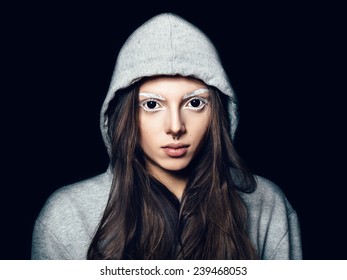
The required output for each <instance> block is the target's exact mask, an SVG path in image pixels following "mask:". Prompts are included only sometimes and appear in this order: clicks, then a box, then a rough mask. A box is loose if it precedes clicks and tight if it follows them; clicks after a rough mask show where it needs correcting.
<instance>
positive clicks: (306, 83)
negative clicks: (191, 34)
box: [0, 1, 347, 259]
mask: <svg viewBox="0 0 347 280" xmlns="http://www.w3.org/2000/svg"><path fill="white" fill-rule="evenodd" d="M46 2H47V3H44V2H43V3H38V2H35V3H31V2H26V3H20V2H15V3H13V4H12V5H11V6H7V7H4V8H3V9H2V13H3V16H2V19H1V20H2V21H3V22H2V48H3V51H2V56H3V58H2V68H3V70H4V71H3V75H2V80H3V81H2V92H1V97H2V98H1V99H2V100H3V101H2V106H1V107H2V114H3V117H2V123H3V125H2V128H3V130H2V149H3V153H2V154H3V157H2V159H3V160H2V161H3V166H4V168H3V169H2V170H3V172H2V173H3V174H2V175H3V177H4V178H5V179H4V180H3V182H4V183H3V184H2V186H1V192H2V194H1V201H2V203H1V206H2V208H3V209H2V210H1V220H2V223H1V225H2V226H1V243H2V248H1V250H0V254H1V259H29V258H30V242H31V234H32V228H33V223H34V220H35V218H36V217H37V215H38V213H39V211H40V209H41V207H42V206H43V204H44V202H45V200H46V199H47V197H48V196H49V195H50V194H51V193H52V192H53V191H54V190H56V189H57V188H59V187H61V186H63V185H66V184H69V183H73V182H76V181H78V180H81V179H84V178H87V177H90V176H93V175H96V174H98V173H101V172H104V171H105V170H106V168H107V164H108V158H107V154H106V151H105V148H104V145H103V142H102V138H101V134H100V131H99V112H100V108H101V104H102V102H103V99H104V97H105V95H106V92H107V89H108V83H109V81H110V78H111V74H112V70H113V67H114V63H115V59H116V56H117V54H118V51H119V48H120V47H121V45H122V44H123V42H124V41H125V39H126V38H127V37H128V36H129V35H130V33H131V32H132V31H133V30H134V29H135V28H137V27H138V26H139V25H141V24H142V23H143V22H144V21H146V20H147V19H149V18H151V17H152V16H154V15H156V14H157V13H160V12H166V11H171V12H175V13H177V14H179V15H181V16H183V17H184V18H186V19H187V20H189V21H191V22H192V23H193V24H195V25H197V26H198V27H199V28H200V29H202V31H204V32H205V33H206V34H207V35H208V36H209V37H210V38H211V39H212V41H213V42H214V43H215V45H216V47H217V49H218V50H219V53H220V56H221V59H222V61H223V64H224V67H225V69H226V71H227V73H228V74H229V76H230V80H231V83H232V85H233V87H234V90H235V92H236V94H237V96H238V99H239V111H240V124H239V128H238V131H237V137H236V146H237V149H238V151H239V153H240V155H241V156H242V158H243V159H244V160H245V162H246V163H247V164H248V166H249V167H250V169H251V170H252V171H253V172H254V173H256V174H259V175H262V176H264V177H267V178H269V179H271V180H272V181H274V182H275V183H277V184H278V185H279V186H280V187H281V188H282V189H283V191H284V192H285V194H286V195H287V197H288V199H289V200H290V202H291V203H292V205H293V207H294V208H295V209H296V210H297V212H298V215H299V219H300V222H301V227H302V240H303V250H304V258H305V259H347V254H346V249H347V248H346V233H347V232H346V228H345V226H344V216H345V213H346V206H345V204H346V203H345V198H344V194H345V188H346V187H347V186H346V182H345V180H343V174H344V172H345V163H344V162H343V161H341V160H339V159H341V158H343V152H344V151H343V149H342V144H344V142H343V140H342V136H343V130H344V128H345V125H344V116H343V115H342V113H343V107H344V103H343V102H342V101H343V100H342V99H341V98H340V97H341V96H343V95H344V94H346V91H345V88H344V87H342V83H341V82H342V78H343V77H344V75H343V68H340V67H339V66H340V65H341V66H342V65H345V64H343V63H342V59H343V56H342V54H343V52H342V50H343V47H342V43H343V36H344V35H343V31H345V29H344V27H343V22H342V17H341V15H342V13H341V14H340V11H341V8H340V7H338V6H335V5H334V3H333V2H331V1H329V5H328V4H325V3H322V2H320V4H318V3H316V1H315V2H314V1H312V3H311V2H305V1H300V2H298V3H296V2H293V1H273V3H271V2H266V3H263V1H254V2H255V3H251V2H248V1H237V2H241V3H243V4H240V3H239V4H237V2H231V4H229V5H228V6H226V5H220V4H218V3H215V1H213V2H211V3H209V5H208V6H203V5H202V4H201V3H200V4H198V5H196V6H187V4H180V3H177V4H165V5H159V6H158V5H150V4H148V3H147V4H146V6H138V5H137V4H136V3H134V2H129V4H127V3H125V4H124V3H123V6H122V7H121V6H118V5H116V4H110V3H111V2H112V1H110V2H108V3H107V4H106V2H105V3H104V4H103V3H102V2H100V1H94V2H93V3H92V2H87V1H84V2H82V1H81V2H80V3H77V2H73V1H71V2H70V3H64V2H62V1H56V2H55V3H54V2H52V1H46ZM114 2H116V1H114ZM172 2H174V1H172ZM213 4H216V5H215V6H213ZM217 4H218V5H217ZM344 70H345V66H344ZM344 78H345V77H344ZM340 83H341V84H340Z"/></svg>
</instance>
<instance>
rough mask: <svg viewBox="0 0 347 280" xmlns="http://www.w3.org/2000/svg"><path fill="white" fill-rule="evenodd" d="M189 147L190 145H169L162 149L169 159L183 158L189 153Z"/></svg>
mask: <svg viewBox="0 0 347 280" xmlns="http://www.w3.org/2000/svg"><path fill="white" fill-rule="evenodd" d="M188 147H189V145H183V144H169V145H166V146H164V147H162V148H163V149H164V152H165V153H166V154H167V155H168V156H169V157H182V156H184V155H185V154H186V153H187V151H188Z"/></svg>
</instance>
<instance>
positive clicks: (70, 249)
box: [32, 171, 302, 260]
mask: <svg viewBox="0 0 347 280" xmlns="http://www.w3.org/2000/svg"><path fill="white" fill-rule="evenodd" d="M256 179H257V183H258V186H257V190H256V191H255V192H253V193H251V194H245V193H241V194H242V198H243V199H244V201H245V203H246V206H247V208H248V229H249V234H250V238H251V240H252V242H253V244H254V246H255V248H256V249H257V251H258V254H259V256H260V258H261V259H268V260H271V259H273V260H279V259H301V258H302V255H301V244H300V231H299V225H298V219H297V215H296V212H295V211H294V210H293V208H292V207H291V205H290V204H289V202H288V201H287V199H286V198H285V196H284V194H283V192H282V191H281V190H280V189H279V187H278V186H276V185H275V184H274V183H272V182H271V181H269V180H267V179H265V178H262V177H259V176H257V177H256ZM111 181H112V173H111V172H110V171H107V172H105V173H103V174H101V175H99V176H96V177H94V178H90V179H87V180H85V181H82V182H78V183H76V184H73V185H69V186H66V187H63V188H61V189H59V190H57V191H56V192H55V193H54V194H53V195H52V196H51V197H50V198H49V199H48V201H47V202H46V204H45V206H44V208H43V209H42V211H41V213H40V216H39V217H38V219H37V221H36V224H35V230H34V234H33V246H32V259H56V260H60V259H68V260H72V259H85V258H86V254H87V250H88V246H89V243H90V242H91V238H92V236H93V234H94V232H95V229H96V227H97V225H98V222H99V221H100V219H101V217H102V214H103V210H104V208H105V206H106V203H107V199H108V194H109V190H110V186H111Z"/></svg>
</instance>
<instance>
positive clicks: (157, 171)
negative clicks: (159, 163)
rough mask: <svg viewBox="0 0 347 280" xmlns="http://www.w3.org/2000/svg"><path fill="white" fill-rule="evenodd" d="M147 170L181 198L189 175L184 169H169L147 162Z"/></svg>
mask: <svg viewBox="0 0 347 280" xmlns="http://www.w3.org/2000/svg"><path fill="white" fill-rule="evenodd" d="M147 170H148V172H149V173H151V175H152V176H153V177H155V178H156V179H157V180H158V181H160V182H161V183H162V184H163V185H164V186H165V187H167V188H168V190H169V191H171V192H172V193H173V194H174V195H175V196H176V197H177V198H178V199H179V200H180V199H181V197H182V194H183V191H184V189H185V188H186V185H187V182H188V175H187V174H186V172H184V171H168V170H164V169H161V168H158V167H156V166H153V165H152V164H147Z"/></svg>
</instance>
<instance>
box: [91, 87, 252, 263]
mask: <svg viewBox="0 0 347 280" xmlns="http://www.w3.org/2000/svg"><path fill="white" fill-rule="evenodd" d="M138 90H139V84H138V83H137V84H135V85H133V86H131V87H130V88H128V89H126V90H121V91H119V92H117V94H116V97H115V98H114V100H113V101H112V102H111V104H110V107H109V110H108V112H107V114H108V118H109V134H110V135H109V136H110V139H112V157H111V166H112V169H113V175H114V176H113V181H112V186H111V191H110V195H109V200H108V203H107V206H106V209H105V212H104V215H103V217H102V219H101V221H100V224H99V227H98V229H97V231H96V233H95V235H94V238H93V240H92V242H91V244H90V247H89V250H88V254H87V258H88V259H256V258H258V256H257V253H256V251H255V249H254V246H253V245H252V243H251V241H250V239H249V237H248V234H247V209H246V207H245V205H244V203H243V201H242V199H241V198H240V195H239V191H243V192H252V191H253V190H254V188H255V179H254V178H253V176H252V175H251V174H250V173H249V172H247V170H246V168H245V167H244V165H243V164H242V162H241V160H240V158H239V156H238V155H237V153H236V151H235V150H234V148H233V145H232V141H231V138H230V135H229V122H228V113H227V105H226V104H227V98H228V97H226V96H225V95H224V94H221V93H220V92H219V91H218V90H217V89H215V88H210V92H211V123H210V126H209V129H208V132H207V134H206V139H205V140H204V141H205V143H204V145H203V147H202V149H201V151H200V152H199V154H198V155H197V156H196V158H195V159H193V161H192V162H191V164H190V165H189V167H187V168H188V172H189V174H190V179H189V181H188V184H187V186H186V188H185V190H184V192H183V195H182V199H181V201H179V200H178V199H177V198H176V197H175V196H174V195H173V194H172V193H171V192H170V191H169V190H168V189H167V188H166V187H165V186H164V185H163V184H162V183H160V182H159V181H158V180H156V179H155V178H154V177H153V176H151V174H150V173H149V172H148V171H147V170H146V168H145V164H144V158H143V153H142V151H141V148H140V146H139V133H138V110H139V109H138ZM232 174H238V177H239V178H241V179H238V180H235V177H234V176H232ZM237 182H242V184H239V183H237Z"/></svg>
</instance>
